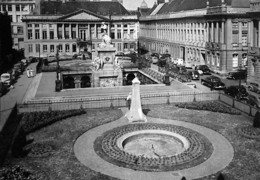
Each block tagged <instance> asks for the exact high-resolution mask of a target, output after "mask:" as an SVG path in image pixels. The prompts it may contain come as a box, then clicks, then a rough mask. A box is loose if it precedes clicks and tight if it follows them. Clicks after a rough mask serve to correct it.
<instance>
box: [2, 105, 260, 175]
mask: <svg viewBox="0 0 260 180" xmlns="http://www.w3.org/2000/svg"><path fill="white" fill-rule="evenodd" d="M144 109H145V110H146V111H147V116H151V117H158V118H163V119H169V121H170V120H171V119H174V120H180V121H187V122H191V123H195V124H199V125H202V126H205V127H208V128H211V129H213V130H215V131H217V132H219V133H221V134H222V135H223V136H225V137H226V138H227V139H228V140H229V141H230V143H231V144H232V145H233V148H234V151H235V155H234V159H233V161H232V162H231V163H230V164H229V165H228V166H227V167H226V168H224V169H223V170H222V171H221V173H223V174H224V176H225V177H226V179H230V180H235V179H236V180H245V179H246V180H255V179H260V173H259V169H260V142H259V140H257V139H249V138H246V137H243V136H241V135H239V133H238V132H237V131H236V127H237V126H240V125H251V124H252V118H251V117H248V116H244V115H230V114H223V113H215V112H209V111H201V110H187V109H181V108H177V107H175V106H174V105H151V106H144ZM122 116H123V114H122V112H121V111H120V110H118V109H102V110H88V111H87V114H83V115H80V116H76V117H71V118H67V119H64V120H62V121H60V122H56V123H54V124H52V125H50V126H48V127H45V128H42V129H40V130H38V131H35V132H33V133H31V134H29V135H28V138H33V139H34V142H33V143H47V144H52V145H53V148H54V151H53V153H51V154H50V155H49V156H47V157H46V156H44V157H30V156H28V157H25V158H18V159H14V158H12V157H7V159H6V162H5V164H4V167H8V166H14V165H21V166H22V167H24V168H26V169H28V170H30V171H32V172H33V173H34V174H36V175H37V179H39V180H45V179H46V180H47V179H55V180H59V179H60V180H72V179H73V180H74V179H77V180H81V179H82V180H83V179H84V180H94V179H96V180H102V179H111V180H112V179H113V180H114V179H115V178H113V177H109V176H106V175H104V174H101V173H99V172H95V171H93V170H91V169H89V168H88V167H85V166H84V165H82V164H81V163H80V162H79V161H78V160H77V158H76V157H75V155H74V152H73V145H74V142H75V140H76V139H77V137H79V136H80V135H81V134H83V133H84V132H86V131H87V130H89V129H91V128H94V127H96V126H99V125H101V124H105V123H108V122H111V121H114V120H116V119H119V118H120V117H122ZM0 169H1V168H0ZM217 175H218V173H216V174H213V175H210V176H208V177H204V178H200V179H199V180H213V179H216V176H217ZM0 177H1V176H0Z"/></svg>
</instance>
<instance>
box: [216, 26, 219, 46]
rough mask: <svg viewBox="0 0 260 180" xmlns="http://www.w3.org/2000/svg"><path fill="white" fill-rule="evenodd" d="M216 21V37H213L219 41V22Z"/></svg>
mask: <svg viewBox="0 0 260 180" xmlns="http://www.w3.org/2000/svg"><path fill="white" fill-rule="evenodd" d="M216 23H217V24H216V26H217V28H216V39H215V42H216V43H219V22H216Z"/></svg>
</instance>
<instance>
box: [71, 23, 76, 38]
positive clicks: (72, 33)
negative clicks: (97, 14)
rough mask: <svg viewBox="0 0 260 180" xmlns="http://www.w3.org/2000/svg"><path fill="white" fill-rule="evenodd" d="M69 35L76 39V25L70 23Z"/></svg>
mask: <svg viewBox="0 0 260 180" xmlns="http://www.w3.org/2000/svg"><path fill="white" fill-rule="evenodd" d="M71 36H72V39H76V25H72V32H71Z"/></svg>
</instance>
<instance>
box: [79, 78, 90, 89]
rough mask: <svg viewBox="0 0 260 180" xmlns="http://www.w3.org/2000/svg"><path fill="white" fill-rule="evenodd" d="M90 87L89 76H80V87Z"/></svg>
mask: <svg viewBox="0 0 260 180" xmlns="http://www.w3.org/2000/svg"><path fill="white" fill-rule="evenodd" d="M87 87H91V80H90V77H89V76H82V77H81V88H87Z"/></svg>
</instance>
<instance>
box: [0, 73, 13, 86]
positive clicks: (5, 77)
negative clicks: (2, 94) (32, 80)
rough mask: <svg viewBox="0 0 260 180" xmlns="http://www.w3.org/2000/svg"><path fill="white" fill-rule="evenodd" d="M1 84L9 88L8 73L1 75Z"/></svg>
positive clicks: (10, 83)
mask: <svg viewBox="0 0 260 180" xmlns="http://www.w3.org/2000/svg"><path fill="white" fill-rule="evenodd" d="M0 81H1V83H2V84H3V85H4V86H6V87H10V86H11V85H12V76H11V74H9V73H3V74H2V75H1V78H0Z"/></svg>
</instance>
